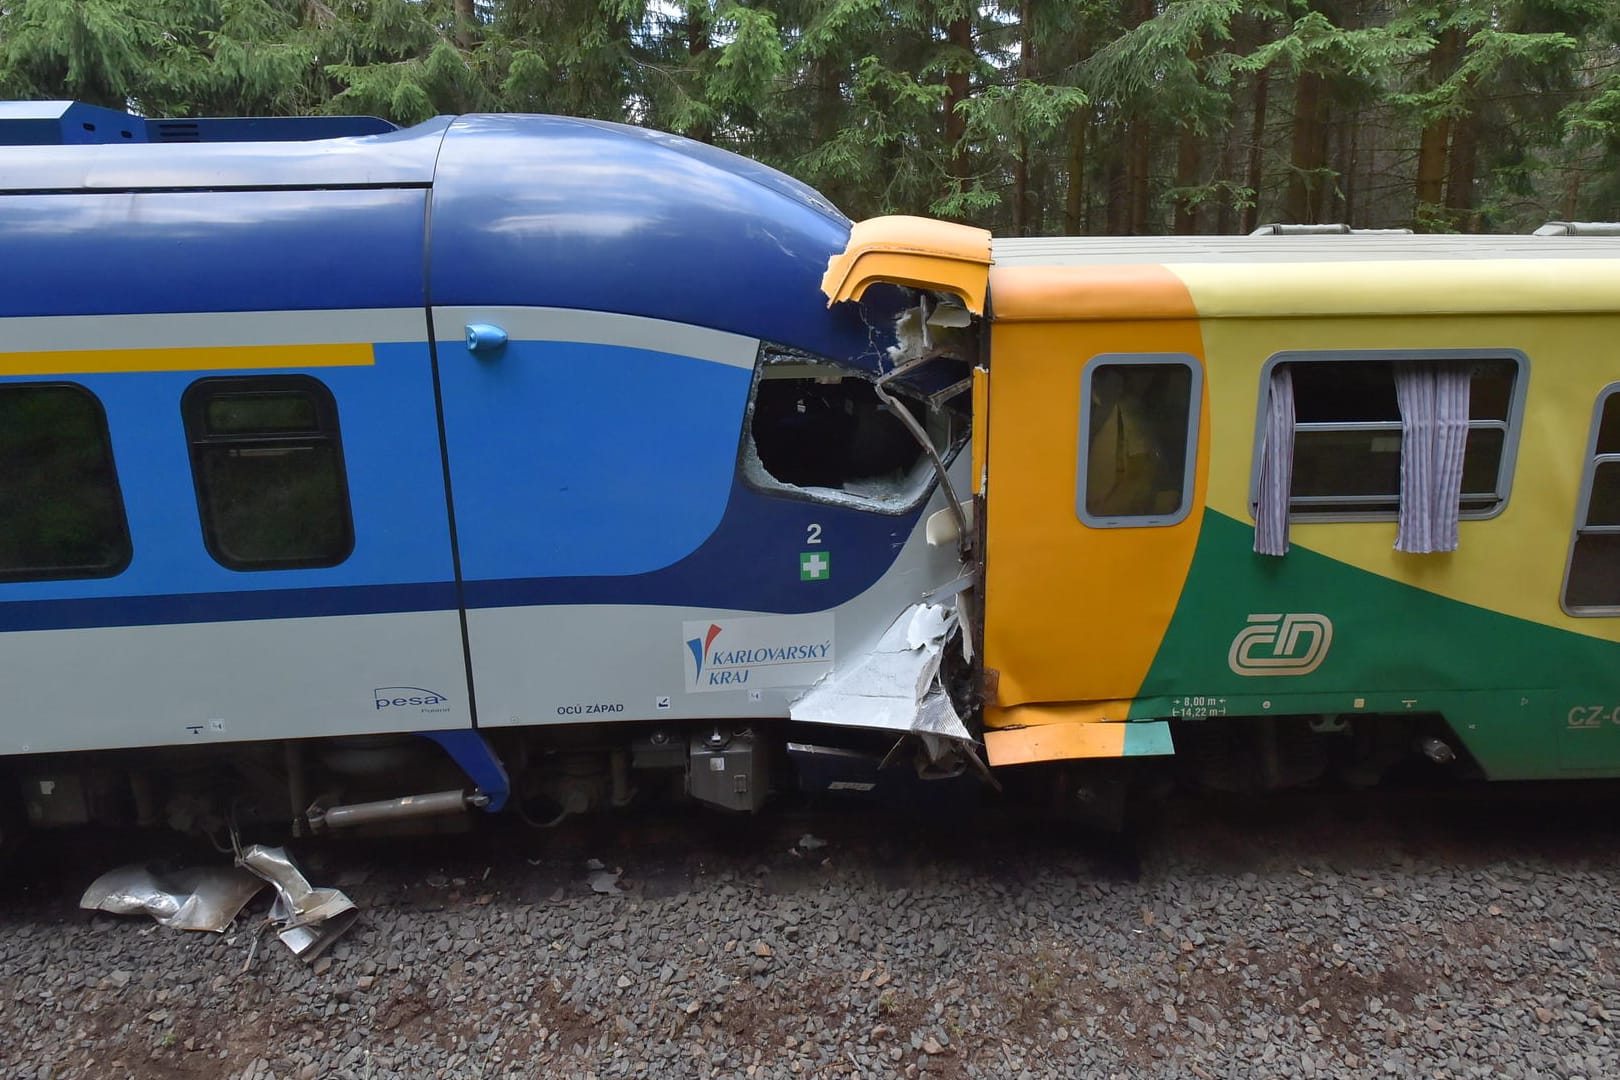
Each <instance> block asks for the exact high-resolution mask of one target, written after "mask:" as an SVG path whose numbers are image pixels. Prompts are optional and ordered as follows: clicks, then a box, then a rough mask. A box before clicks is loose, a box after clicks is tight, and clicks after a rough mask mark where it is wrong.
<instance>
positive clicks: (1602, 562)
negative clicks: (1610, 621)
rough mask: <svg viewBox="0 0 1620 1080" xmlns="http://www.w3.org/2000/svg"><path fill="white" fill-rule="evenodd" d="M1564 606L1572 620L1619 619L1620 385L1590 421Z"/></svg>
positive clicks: (1606, 392) (1602, 399)
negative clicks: (1585, 617) (1575, 617)
mask: <svg viewBox="0 0 1620 1080" xmlns="http://www.w3.org/2000/svg"><path fill="white" fill-rule="evenodd" d="M1563 601H1564V610H1565V611H1566V612H1568V613H1569V614H1571V615H1620V383H1615V384H1613V385H1611V386H1608V387H1605V388H1604V390H1603V393H1602V394H1600V395H1598V402H1597V408H1596V410H1595V411H1594V414H1593V417H1592V433H1591V435H1590V436H1589V437H1588V439H1587V448H1586V469H1585V474H1584V475H1583V477H1582V479H1581V496H1580V502H1579V503H1578V504H1577V508H1576V514H1575V535H1574V537H1573V538H1572V540H1571V542H1570V547H1569V562H1568V565H1567V568H1566V569H1565V572H1564V597H1563Z"/></svg>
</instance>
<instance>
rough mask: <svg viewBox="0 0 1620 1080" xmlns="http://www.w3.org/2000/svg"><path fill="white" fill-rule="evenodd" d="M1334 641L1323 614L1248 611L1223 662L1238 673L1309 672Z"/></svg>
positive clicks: (1330, 624)
mask: <svg viewBox="0 0 1620 1080" xmlns="http://www.w3.org/2000/svg"><path fill="white" fill-rule="evenodd" d="M1332 644H1333V621H1332V620H1331V619H1329V618H1328V617H1327V616H1326V615H1250V616H1249V625H1248V626H1246V627H1244V628H1243V629H1242V630H1240V631H1239V632H1238V636H1237V637H1235V638H1233V639H1232V648H1231V649H1230V650H1228V651H1227V654H1226V664H1227V666H1228V667H1230V668H1231V669H1232V670H1233V671H1234V672H1235V673H1236V674H1238V675H1309V674H1310V673H1311V672H1313V671H1315V670H1316V669H1317V668H1319V667H1321V666H1322V661H1323V660H1324V659H1326V658H1327V651H1328V646H1330V645H1332Z"/></svg>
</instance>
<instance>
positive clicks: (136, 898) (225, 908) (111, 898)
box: [79, 865, 264, 933]
mask: <svg viewBox="0 0 1620 1080" xmlns="http://www.w3.org/2000/svg"><path fill="white" fill-rule="evenodd" d="M262 888H264V882H263V881H261V880H259V879H258V878H257V877H254V876H253V875H252V874H250V873H248V872H247V871H245V870H242V869H240V868H238V867H235V866H205V867H186V868H184V869H180V870H175V871H172V872H170V873H162V872H159V871H157V870H155V869H153V868H152V867H149V866H138V865H136V866H120V867H118V868H117V869H116V870H109V871H107V872H106V873H105V874H102V875H101V876H100V877H99V878H97V879H96V880H95V881H93V882H92V883H91V884H90V887H89V888H88V889H86V890H85V891H84V895H83V896H82V897H80V899H79V906H80V907H81V908H84V909H85V910H87V911H105V912H108V913H110V914H113V915H150V916H151V917H152V918H153V919H155V920H157V922H158V923H159V925H162V926H167V927H169V928H170V929H172V930H211V931H213V932H214V933H223V932H224V931H225V929H226V928H227V927H229V926H230V925H231V923H232V922H234V921H235V919H236V916H237V915H238V914H240V913H241V911H242V909H243V908H244V907H246V906H247V902H248V901H249V900H251V899H253V897H254V896H255V895H256V894H257V893H258V892H259V890H260V889H262Z"/></svg>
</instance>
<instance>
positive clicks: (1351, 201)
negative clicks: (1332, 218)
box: [1339, 118, 1361, 225]
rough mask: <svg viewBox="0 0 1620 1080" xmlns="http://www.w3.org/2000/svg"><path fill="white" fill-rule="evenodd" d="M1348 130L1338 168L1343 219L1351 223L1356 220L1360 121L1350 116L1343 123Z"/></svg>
mask: <svg viewBox="0 0 1620 1080" xmlns="http://www.w3.org/2000/svg"><path fill="white" fill-rule="evenodd" d="M1345 127H1346V128H1347V131H1348V136H1347V140H1346V141H1347V142H1348V144H1349V145H1348V149H1347V150H1346V151H1345V155H1344V159H1343V161H1342V162H1341V167H1340V169H1339V176H1340V178H1341V179H1340V184H1341V185H1342V186H1343V188H1344V221H1345V224H1346V225H1353V224H1354V223H1355V220H1356V188H1357V183H1356V170H1357V169H1358V168H1360V167H1361V121H1360V119H1359V118H1352V119H1351V120H1350V122H1349V123H1348V124H1346V125H1345Z"/></svg>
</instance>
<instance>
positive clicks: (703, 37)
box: [686, 3, 714, 143]
mask: <svg viewBox="0 0 1620 1080" xmlns="http://www.w3.org/2000/svg"><path fill="white" fill-rule="evenodd" d="M708 18H709V5H708V4H706V3H689V4H687V5H686V54H687V56H689V57H691V61H692V67H691V69H692V70H693V71H696V70H697V66H698V61H699V59H700V58H701V57H702V56H703V54H704V53H706V52H708V51H709V22H708ZM686 137H687V138H689V139H696V140H697V141H698V142H705V143H712V142H714V125H713V124H710V123H709V122H708V121H706V120H704V121H699V122H698V123H695V124H693V125H692V126H691V127H689V128H687V129H686Z"/></svg>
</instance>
